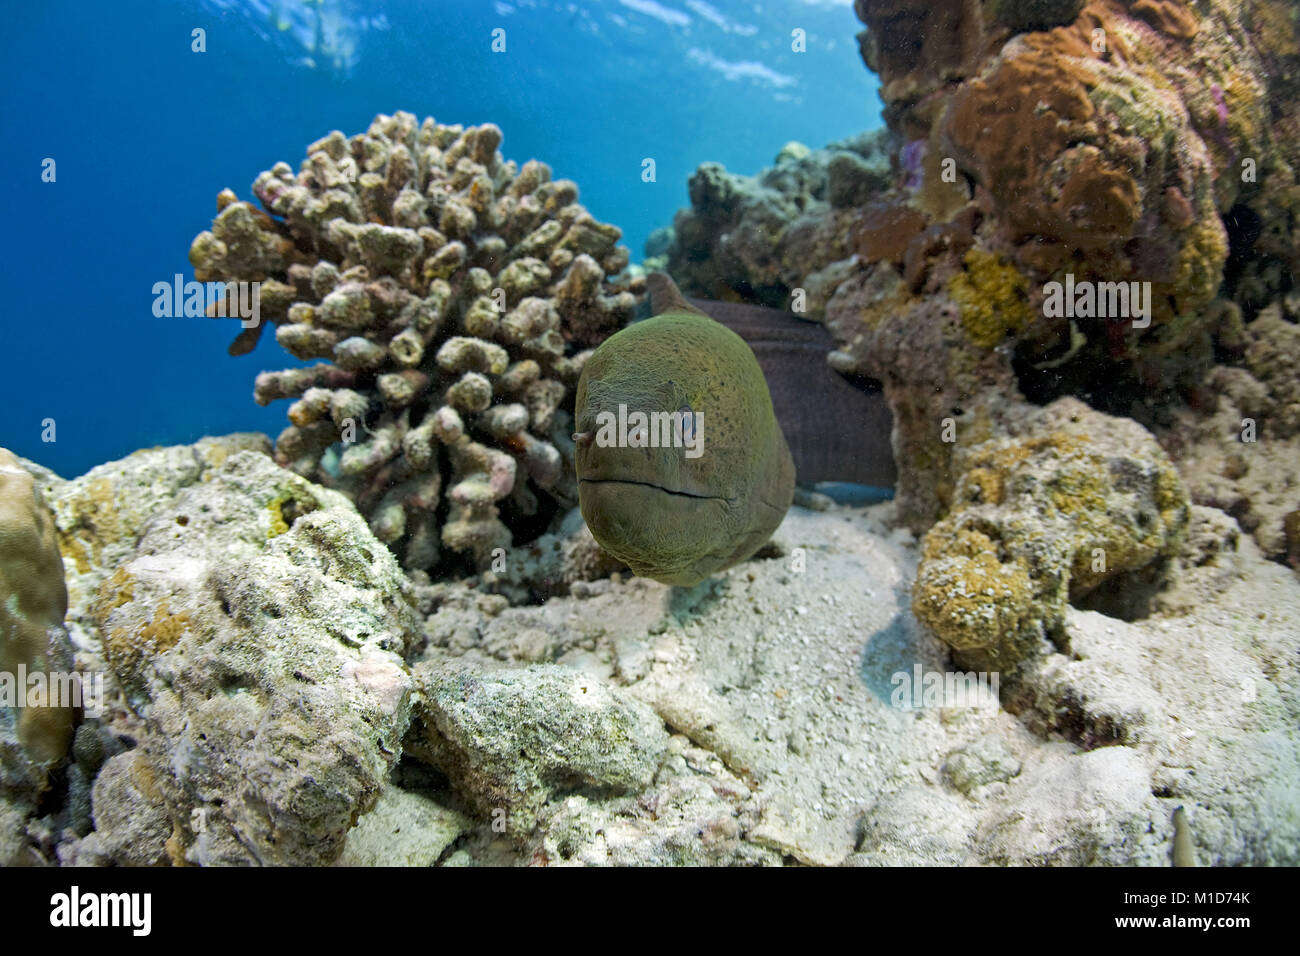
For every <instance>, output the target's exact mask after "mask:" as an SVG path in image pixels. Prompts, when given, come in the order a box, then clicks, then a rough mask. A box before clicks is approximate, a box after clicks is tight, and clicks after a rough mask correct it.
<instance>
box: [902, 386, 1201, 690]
mask: <svg viewBox="0 0 1300 956" xmlns="http://www.w3.org/2000/svg"><path fill="white" fill-rule="evenodd" d="M1018 432H1019V433H1018V434H1015V435H1013V436H1012V437H1005V438H999V439H995V440H992V441H988V442H985V443H983V444H981V445H978V446H976V447H975V448H973V449H971V450H969V451H968V452H966V453H965V454H964V455H963V456H962V462H963V465H964V469H963V471H962V474H961V477H960V478H959V479H958V481H957V485H956V491H955V493H954V500H953V508H952V511H951V513H950V514H949V515H948V517H946V518H945V519H944V520H942V521H940V522H939V523H938V524H936V525H935V526H934V527H933V528H932V529H931V530H930V531H929V533H928V534H927V535H926V536H925V540H924V543H923V545H922V560H921V565H920V567H919V569H918V571H917V578H916V584H915V586H914V588H913V592H912V595H913V596H912V607H913V610H914V611H915V613H916V616H917V617H918V618H919V619H920V620H921V621H922V622H924V623H925V624H926V625H928V626H929V627H930V628H931V630H933V631H934V633H935V634H936V635H937V636H938V637H939V638H940V639H942V640H943V641H944V643H946V644H947V645H948V646H949V647H951V648H952V649H953V651H954V652H955V657H956V659H957V661H958V662H959V663H961V664H963V665H966V666H970V667H972V668H974V669H976V670H994V671H1006V672H1009V671H1014V670H1015V669H1016V667H1017V666H1018V664H1019V662H1020V661H1021V660H1022V659H1023V658H1025V657H1026V656H1028V655H1029V654H1031V653H1032V652H1033V650H1034V649H1035V647H1036V646H1037V645H1038V643H1039V641H1041V640H1042V638H1044V637H1049V636H1052V635H1054V634H1056V633H1057V632H1058V631H1059V629H1060V626H1061V622H1062V615H1063V614H1064V611H1065V608H1066V605H1067V603H1068V602H1069V601H1071V600H1077V599H1079V598H1082V597H1084V596H1086V595H1088V594H1089V593H1090V592H1093V591H1094V590H1096V589H1097V588H1098V587H1099V586H1100V585H1102V584H1103V583H1105V582H1108V581H1112V580H1114V579H1116V578H1117V577H1118V576H1121V575H1126V574H1130V573H1133V572H1137V571H1141V570H1143V569H1146V568H1148V567H1149V566H1151V565H1152V564H1153V563H1154V562H1156V561H1158V560H1159V559H1161V558H1167V557H1170V556H1172V555H1174V554H1175V553H1176V552H1177V550H1178V548H1179V546H1180V544H1181V541H1182V538H1183V535H1184V532H1185V530H1186V527H1187V523H1188V508H1189V505H1188V500H1187V493H1186V491H1185V490H1184V488H1183V485H1182V482H1181V481H1180V480H1179V478H1178V474H1177V472H1176V471H1175V470H1174V467H1173V464H1172V463H1171V462H1170V461H1169V458H1168V456H1167V455H1166V454H1165V453H1164V451H1163V450H1162V449H1161V448H1160V447H1159V445H1157V444H1156V442H1155V440H1154V439H1153V438H1152V437H1151V436H1150V435H1149V434H1148V433H1147V432H1146V431H1145V430H1144V429H1143V428H1142V427H1141V426H1140V425H1138V424H1137V423H1136V422H1133V421H1130V420H1127V419H1118V418H1111V417H1109V416H1106V415H1102V414H1101V413H1099V412H1094V411H1092V410H1091V409H1089V408H1088V407H1087V406H1085V405H1084V404H1083V403H1081V402H1078V401H1076V400H1074V399H1058V400H1057V401H1056V402H1054V403H1053V404H1052V405H1050V406H1048V407H1046V408H1045V409H1042V410H1041V411H1036V412H1034V413H1033V414H1031V415H1030V416H1029V417H1028V420H1027V421H1025V422H1024V423H1023V424H1022V426H1021V427H1020V428H1019V429H1018Z"/></svg>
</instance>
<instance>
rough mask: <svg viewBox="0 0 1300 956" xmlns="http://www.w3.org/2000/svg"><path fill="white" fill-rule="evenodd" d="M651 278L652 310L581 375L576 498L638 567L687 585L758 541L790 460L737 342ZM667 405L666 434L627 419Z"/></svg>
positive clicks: (786, 496)
mask: <svg viewBox="0 0 1300 956" xmlns="http://www.w3.org/2000/svg"><path fill="white" fill-rule="evenodd" d="M648 285H649V288H650V297H651V306H652V309H653V311H654V313H655V315H654V317H653V318H650V319H646V320H645V321H642V322H634V323H633V324H632V325H629V326H627V327H626V328H624V329H622V330H621V331H619V332H617V333H615V334H614V335H612V336H610V337H609V338H608V339H606V340H605V341H604V342H602V343H601V345H600V347H599V348H597V349H596V351H595V352H593V353H592V355H591V357H590V358H589V359H588V360H587V363H586V365H585V366H584V368H583V371H582V377H581V378H580V379H579V380H578V394H577V405H576V412H577V414H576V424H577V428H578V432H577V434H575V435H574V442H575V443H576V453H575V460H576V465H577V472H578V506H579V508H580V509H581V510H582V517H583V519H584V520H585V521H586V522H587V527H588V528H590V529H591V533H592V535H593V536H594V537H595V538H596V540H597V541H598V542H599V543H600V545H601V547H603V548H604V549H605V550H606V551H608V552H609V553H610V554H612V555H614V557H616V558H618V559H619V560H621V561H623V562H624V563H625V564H626V565H627V566H628V567H630V568H631V569H632V570H633V571H634V572H636V573H637V574H639V575H642V576H643V577H648V578H653V579H655V580H656V581H660V582H662V583H664V584H674V585H679V586H682V587H690V586H692V585H695V584H697V583H699V582H700V581H702V580H704V579H705V578H706V577H708V576H709V575H710V574H713V573H714V572H716V571H722V570H724V569H726V568H729V567H731V566H732V565H734V564H737V563H739V562H740V561H744V560H745V559H746V558H748V557H749V556H750V555H752V554H753V553H754V552H755V551H757V550H758V549H759V548H761V547H762V546H763V545H764V544H765V543H766V542H767V540H768V538H769V537H771V534H772V532H773V531H774V530H776V527H777V525H779V524H780V523H781V519H782V518H784V517H785V513H786V511H787V510H788V509H789V507H790V502H791V499H792V498H793V496H794V474H795V472H794V461H793V459H792V458H791V457H790V449H789V448H788V447H787V446H786V443H785V437H784V436H783V435H782V434H781V428H780V426H779V425H778V424H777V421H776V415H775V413H774V412H773V411H772V398H771V396H770V395H769V394H768V390H767V382H766V380H765V379H764V378H763V372H762V369H760V368H759V365H758V360H757V359H755V357H754V353H753V352H752V351H751V350H750V348H749V346H748V345H746V344H745V340H744V339H742V338H741V337H740V336H739V335H737V334H736V333H735V332H732V331H731V330H730V329H728V328H727V327H726V326H724V325H722V324H721V323H719V322H715V321H714V320H713V319H711V318H710V317H709V316H707V315H705V314H704V313H703V312H701V311H700V310H699V309H697V308H695V307H694V306H692V305H691V304H690V303H689V302H687V301H686V300H685V299H684V298H683V297H682V295H681V293H680V292H679V291H678V290H677V287H676V286H675V285H674V284H673V282H672V280H671V279H669V278H668V277H667V276H665V275H662V274H660V273H656V274H655V275H653V276H651V277H650V280H649V282H648ZM674 412H675V413H677V414H678V416H679V420H680V424H678V423H673V424H674V427H672V428H671V429H670V430H669V433H668V434H667V435H665V434H664V431H665V429H664V428H663V427H662V425H661V424H660V425H658V426H656V424H652V425H651V426H650V427H649V428H648V429H647V428H646V427H645V426H644V423H638V422H637V421H636V420H635V419H634V418H633V417H632V416H633V415H634V414H638V413H639V414H641V415H644V416H650V415H652V414H656V413H657V414H658V415H660V416H667V415H670V414H672V413H674ZM655 421H656V422H657V423H662V422H664V421H665V419H664V418H659V419H657V420H655ZM625 422H626V423H628V424H627V425H626V426H625V424H624V423H625ZM615 424H616V428H611V425H615ZM638 429H639V431H638ZM665 439H666V440H665ZM653 444H658V446H659V447H650V446H651V445H653ZM621 445H622V446H626V447H620V446H621ZM665 445H666V446H667V447H664V446H665ZM692 446H693V447H692Z"/></svg>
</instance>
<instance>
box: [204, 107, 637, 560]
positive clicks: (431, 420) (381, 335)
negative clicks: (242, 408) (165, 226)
mask: <svg viewBox="0 0 1300 956" xmlns="http://www.w3.org/2000/svg"><path fill="white" fill-rule="evenodd" d="M500 142H501V131H500V130H499V129H498V128H497V127H496V126H493V125H491V124H488V125H484V126H478V127H471V128H469V129H463V128H461V127H460V126H445V125H442V124H438V123H435V122H434V121H433V120H432V119H426V120H424V122H423V123H419V122H418V121H417V120H416V118H415V117H414V116H413V115H411V114H409V113H397V114H395V115H393V116H383V115H381V116H378V117H377V118H376V119H375V120H374V122H373V123H372V124H371V126H370V129H369V130H368V131H367V132H366V133H364V134H363V135H359V136H353V137H351V138H350V139H349V138H347V137H344V136H343V134H342V133H340V132H337V131H335V132H333V133H331V134H330V135H329V136H327V137H325V138H324V139H321V140H319V141H318V142H316V143H313V144H312V145H311V146H309V147H308V150H307V159H306V160H305V161H304V162H303V164H302V167H301V169H300V170H299V172H298V173H297V175H294V173H293V171H292V170H291V168H290V167H289V166H288V165H287V164H286V163H277V164H276V165H275V166H274V167H273V168H272V169H270V170H269V171H266V172H263V173H262V174H261V175H260V176H258V178H257V180H256V182H255V183H254V184H253V192H254V194H255V195H256V196H257V197H258V198H259V199H260V200H261V202H262V205H263V207H265V210H266V212H263V211H260V210H257V209H256V208H254V207H253V206H252V205H251V204H249V203H246V202H241V201H239V200H237V199H236V198H235V196H234V194H233V193H231V192H230V191H229V190H226V191H223V192H222V193H221V195H220V196H218V199H217V205H218V209H219V213H218V215H217V218H216V219H215V220H213V223H212V229H211V231H210V232H203V233H201V234H199V235H198V236H197V237H196V238H195V240H194V243H193V245H192V247H191V249H190V261H191V262H192V263H193V264H194V268H195V276H196V277H197V278H198V279H199V280H200V281H205V282H206V281H224V282H229V281H235V280H244V281H258V282H260V283H261V293H260V295H261V298H260V306H261V318H262V320H263V322H262V324H261V325H259V326H257V327H256V328H250V329H245V331H244V332H243V333H241V334H240V336H239V338H237V339H236V341H235V343H234V345H232V347H231V351H232V354H242V353H244V352H247V351H249V350H251V349H252V348H253V347H254V346H255V345H256V342H257V337H258V336H259V335H260V334H261V330H262V328H264V327H265V324H266V323H267V322H269V323H271V324H274V325H275V326H276V340H277V341H278V342H279V343H280V344H281V345H282V346H283V347H284V348H285V349H286V350H287V351H289V352H290V353H291V354H292V355H294V356H295V357H296V358H299V359H308V360H310V359H324V360H326V361H325V362H321V363H317V364H315V365H311V366H307V367H299V368H292V369H287V370H285V371H280V372H266V373H263V374H261V375H259V376H258V378H257V384H256V388H255V393H254V394H255V397H256V399H257V401H258V403H259V404H267V403H268V402H271V401H274V400H276V399H280V398H293V399H296V401H295V402H294V403H293V405H292V406H291V407H290V409H289V420H290V422H291V423H292V424H291V425H290V426H289V427H288V428H286V429H285V430H284V431H283V432H282V433H281V434H280V437H279V439H278V440H277V442H276V458H277V460H278V461H279V462H280V463H281V464H283V465H287V466H288V467H290V468H292V469H293V470H295V471H297V472H298V473H299V474H302V475H304V476H306V477H310V478H313V479H314V480H317V481H320V482H322V483H325V484H330V485H333V486H335V487H340V488H342V489H343V490H346V491H348V492H349V493H351V494H352V496H353V498H354V500H355V501H356V502H357V506H358V507H359V508H360V510H361V512H362V513H363V514H364V515H366V517H367V519H368V520H369V522H370V526H371V528H372V529H373V531H374V532H375V534H376V536H377V537H379V538H380V539H381V540H382V541H384V542H385V543H387V544H388V545H389V546H390V547H392V548H393V549H394V550H395V551H396V552H397V553H398V554H399V555H402V556H403V558H404V560H405V563H406V565H407V567H411V568H416V567H429V566H432V565H433V564H435V563H436V562H437V561H438V560H439V557H440V554H441V550H442V547H443V546H445V547H446V548H449V549H450V550H452V551H454V552H459V553H464V554H467V555H469V556H471V557H472V558H473V559H474V560H475V561H476V562H477V563H478V564H479V565H480V566H481V565H483V564H485V563H486V562H487V561H489V560H490V558H491V554H492V551H493V550H494V549H495V548H498V547H507V546H509V545H510V543H511V532H510V529H509V528H508V527H507V526H506V524H505V523H504V522H503V521H502V519H501V516H500V509H502V508H507V509H508V510H509V513H510V515H512V516H517V518H516V517H512V521H516V523H517V524H520V525H522V524H523V523H528V522H531V521H535V520H536V516H538V515H539V514H540V515H542V516H543V517H544V516H545V515H546V514H547V513H548V508H549V505H548V503H547V502H545V501H544V500H540V499H542V498H550V499H553V500H558V501H560V502H564V503H569V502H571V501H573V500H574V499H575V497H576V495H575V494H574V490H573V488H572V479H571V477H570V475H571V473H572V468H571V466H569V465H568V459H569V456H570V454H571V442H570V440H569V439H568V437H567V435H568V432H569V431H571V429H570V427H569V424H570V421H569V409H570V408H571V402H572V398H571V395H572V387H573V385H574V384H575V383H576V381H577V377H578V374H579V373H580V372H581V366H582V362H583V361H584V360H585V354H586V353H584V352H582V351H581V350H582V349H584V348H588V347H590V346H593V345H595V344H596V343H598V342H599V341H600V340H601V339H603V338H604V337H605V336H606V335H608V334H610V333H611V332H613V331H614V330H616V329H617V328H619V327H620V326H621V325H622V324H624V323H625V322H626V321H627V320H628V319H630V318H631V316H632V312H633V310H634V309H635V306H636V299H635V297H634V295H633V294H632V293H631V292H630V291H628V290H627V288H625V287H623V286H620V285H618V284H616V283H615V282H613V281H612V280H611V278H610V277H612V276H615V275H617V274H618V273H620V272H622V270H623V269H624V267H625V266H626V265H627V261H628V253H627V250H626V248H624V247H622V246H616V243H617V241H618V239H619V236H620V232H619V230H618V229H617V228H615V227H614V226H610V225H606V224H604V223H600V222H597V221H596V220H595V219H594V218H592V216H591V215H590V213H588V212H587V211H586V209H584V208H583V207H582V206H581V205H580V204H579V203H578V202H577V199H578V187H577V186H576V185H575V184H574V183H572V182H571V181H569V180H564V179H560V180H552V179H551V171H550V169H549V167H547V166H546V165H545V164H544V163H540V162H537V161H534V160H530V161H529V162H527V163H525V164H524V165H523V167H522V168H519V167H517V166H516V165H515V163H513V162H504V161H503V160H502V158H501V154H500V152H498V150H497V147H498V145H499V144H500ZM268 213H269V215H268ZM340 442H342V446H341V447H342V451H341V453H338V454H335V452H334V451H333V450H332V446H335V445H336V444H337V443H340Z"/></svg>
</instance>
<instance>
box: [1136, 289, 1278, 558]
mask: <svg viewBox="0 0 1300 956" xmlns="http://www.w3.org/2000/svg"><path fill="white" fill-rule="evenodd" d="M1243 337H1244V340H1245V341H1244V343H1243V344H1244V349H1243V352H1244V361H1243V364H1242V365H1241V366H1230V365H1221V366H1217V367H1215V368H1214V369H1211V370H1210V372H1209V373H1207V375H1206V377H1205V380H1204V382H1203V383H1202V389H1201V392H1200V394H1201V395H1202V396H1204V404H1203V405H1202V406H1201V407H1200V408H1188V407H1185V408H1180V409H1176V410H1175V411H1174V413H1173V420H1172V421H1171V422H1170V423H1169V424H1168V426H1167V427H1166V428H1163V429H1161V430H1160V431H1159V432H1158V434H1159V435H1160V440H1161V442H1162V444H1163V445H1164V446H1165V448H1166V449H1168V451H1169V453H1170V455H1171V456H1172V457H1173V458H1174V460H1175V462H1177V464H1178V468H1179V470H1180V472H1181V473H1182V475H1183V478H1184V480H1185V481H1186V482H1187V485H1188V489H1189V491H1190V492H1191V495H1192V499H1193V500H1194V501H1195V502H1197V503H1198V504H1201V505H1207V506H1210V507H1213V508H1219V509H1221V510H1223V511H1225V512H1227V513H1228V514H1229V515H1232V516H1233V517H1234V518H1235V519H1236V520H1237V523H1238V524H1239V525H1240V527H1241V528H1242V530H1243V531H1245V532H1247V533H1248V534H1251V535H1253V536H1254V538H1255V540H1256V542H1258V544H1259V546H1260V548H1262V549H1263V551H1264V553H1265V554H1267V555H1269V556H1270V557H1273V558H1277V559H1283V560H1286V561H1288V562H1289V563H1290V564H1291V565H1292V566H1293V567H1297V568H1300V537H1297V524H1296V523H1297V521H1300V467H1297V462H1300V364H1297V360H1296V356H1297V355H1300V326H1297V325H1295V324H1294V323H1291V322H1288V321H1286V320H1285V319H1283V318H1282V316H1281V310H1280V309H1279V308H1278V307H1277V306H1276V305H1274V306H1271V307H1269V308H1268V309H1265V310H1264V311H1263V312H1261V313H1260V315H1259V317H1258V318H1257V319H1256V320H1255V321H1254V322H1252V323H1250V325H1248V326H1246V328H1245V331H1244V333H1243Z"/></svg>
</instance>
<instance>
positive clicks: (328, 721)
mask: <svg viewBox="0 0 1300 956" xmlns="http://www.w3.org/2000/svg"><path fill="white" fill-rule="evenodd" d="M206 478H207V480H206V481H201V482H197V483H195V484H192V485H189V486H187V487H185V488H183V489H181V490H180V491H179V493H178V494H177V495H176V496H175V497H174V498H172V499H170V500H165V501H160V502H158V506H157V507H156V509H155V512H154V514H153V516H152V517H151V518H149V519H147V520H146V521H145V522H144V524H143V527H142V529H141V533H140V538H139V541H138V542H137V543H136V546H135V548H134V551H133V553H132V554H131V556H129V557H128V558H127V560H125V561H124V562H123V563H121V564H120V565H119V566H118V567H117V568H116V569H114V570H113V572H112V573H111V574H108V575H106V576H105V578H104V581H103V584H102V585H101V588H100V592H99V595H98V598H97V600H96V602H95V609H94V611H95V618H96V623H97V627H98V631H99V633H100V634H102V636H103V641H104V649H105V656H106V657H107V660H108V662H109V664H110V666H111V667H112V669H113V671H114V674H115V676H116V678H117V679H118V681H119V682H120V684H121V686H122V687H123V688H124V690H125V692H126V694H127V696H128V699H129V700H130V702H131V704H132V706H133V707H134V708H135V709H136V711H137V712H138V713H139V714H140V715H141V717H143V719H144V725H145V730H146V733H145V735H144V740H143V741H142V742H141V756H140V757H138V758H136V759H137V760H138V761H143V762H144V763H143V764H139V763H137V764H136V765H135V767H136V769H135V770H134V771H133V773H132V776H131V781H132V783H131V787H132V788H134V789H135V790H137V791H139V792H141V793H147V792H150V791H156V793H157V794H159V795H160V796H161V800H162V803H163V805H164V806H165V808H166V813H167V816H168V818H169V822H170V837H169V839H168V841H167V847H166V849H167V855H168V857H169V858H170V859H171V860H172V861H173V862H182V861H184V862H192V863H204V864H214V863H215V864H233V863H263V864H275V863H280V864H322V863H328V862H331V861H332V860H334V859H335V858H337V857H338V855H339V854H340V852H341V851H342V849H343V844H344V838H345V836H346V834H347V832H348V830H349V829H350V828H351V827H352V826H353V824H354V823H355V822H356V820H357V818H358V817H359V816H360V815H361V814H362V813H364V812H365V811H366V810H368V809H369V808H370V807H371V806H372V805H373V804H374V801H375V799H376V798H377V796H378V795H379V793H380V791H381V790H382V789H383V787H384V785H385V781H386V779H387V775H388V773H389V771H390V770H391V768H392V767H393V766H394V764H395V763H396V761H397V759H398V757H399V756H400V754H401V741H402V735H403V734H404V733H405V730H406V726H407V722H408V720H409V713H410V692H411V682H410V677H409V673H408V672H407V669H406V666H405V664H404V662H403V659H402V654H403V653H404V652H405V650H406V648H407V644H408V642H409V641H410V640H411V639H412V637H413V636H414V635H415V634H417V633H418V622H417V619H416V616H415V611H414V609H413V607H412V606H411V603H410V601H411V598H410V586H409V583H408V582H407V580H406V579H405V577H404V576H403V575H402V573H401V570H400V568H399V567H398V566H397V563H396V561H395V559H394V558H393V556H392V555H391V554H390V553H389V552H388V550H387V549H386V548H384V547H383V546H382V545H380V544H379V542H378V541H376V540H375V538H374V537H373V536H372V535H371V534H370V532H369V530H368V529H367V527H366V525H365V522H364V521H363V520H362V519H361V517H360V516H359V515H358V514H357V513H356V511H355V510H354V509H353V507H352V505H351V504H350V502H348V501H347V499H345V498H344V497H343V496H342V495H340V494H338V493H337V492H333V491H329V490H327V489H324V488H320V487H319V486H316V485H313V484H311V483H310V482H308V481H306V480H305V479H303V478H300V477H298V476H297V475H294V474H293V473H291V472H288V471H285V470H283V469H281V468H279V467H277V466H276V465H275V464H274V463H273V462H272V461H271V460H270V459H269V458H267V457H266V456H265V455H263V454H260V453H256V452H248V451H243V452H237V453H235V454H233V455H231V456H230V457H229V458H228V459H227V460H225V461H224V463H223V464H221V465H220V466H219V467H217V468H215V469H214V470H212V471H211V472H210V473H208V474H207V475H206ZM108 786H109V784H107V783H106V784H104V787H101V788H97V791H96V792H97V795H99V794H101V793H107V792H109V791H108V790H106V789H105V788H107V787H108ZM123 786H125V784H124V785H123ZM113 792H118V793H122V792H125V791H124V790H123V787H122V786H119V787H116V788H115V790H114V791H113ZM108 813H109V811H108V809H107V806H106V805H105V804H104V803H103V801H102V800H101V803H100V804H99V805H97V809H96V817H97V819H100V818H101V817H102V818H104V819H105V820H108V819H109V817H107V816H105V815H106V814H108ZM109 830H110V832H109V834H107V836H106V838H105V839H103V840H101V843H102V844H103V845H104V846H106V847H107V848H108V849H109V850H110V852H118V853H121V854H123V857H124V858H125V859H137V860H138V859H141V858H143V857H147V856H148V854H149V853H151V852H152V849H153V848H152V847H151V846H142V845H141V841H140V840H139V839H137V838H136V837H134V836H132V835H130V834H129V833H128V834H126V835H120V834H118V833H115V832H113V831H114V830H120V827H114V826H112V825H110V826H109Z"/></svg>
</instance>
